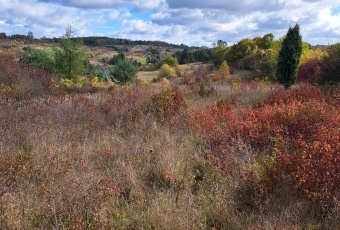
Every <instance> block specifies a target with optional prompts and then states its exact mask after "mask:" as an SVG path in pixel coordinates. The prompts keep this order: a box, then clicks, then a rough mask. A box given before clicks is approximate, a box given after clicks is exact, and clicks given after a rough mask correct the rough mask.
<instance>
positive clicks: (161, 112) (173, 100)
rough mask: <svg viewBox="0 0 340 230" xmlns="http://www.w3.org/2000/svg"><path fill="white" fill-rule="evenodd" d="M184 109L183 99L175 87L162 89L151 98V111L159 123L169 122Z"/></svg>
mask: <svg viewBox="0 0 340 230" xmlns="http://www.w3.org/2000/svg"><path fill="white" fill-rule="evenodd" d="M184 107H185V100H184V97H183V95H182V93H181V91H180V90H179V89H178V87H175V86H170V87H167V88H163V89H162V91H161V92H160V93H158V94H155V95H154V96H153V97H152V110H153V112H154V113H155V114H156V116H157V117H158V118H159V119H161V121H165V120H169V119H170V118H171V117H173V116H174V115H176V114H177V113H179V112H180V110H181V109H183V108H184Z"/></svg>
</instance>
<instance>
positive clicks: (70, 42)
mask: <svg viewBox="0 0 340 230" xmlns="http://www.w3.org/2000/svg"><path fill="white" fill-rule="evenodd" d="M73 34H74V30H73V29H72V27H71V26H70V25H69V26H68V27H67V28H66V33H65V35H64V36H63V37H62V39H60V49H56V50H55V65H56V71H57V73H58V74H60V75H61V76H62V77H64V78H69V79H74V78H76V76H77V74H81V73H83V71H84V70H85V68H84V64H83V58H84V53H83V51H82V50H81V46H82V42H81V41H80V40H74V39H72V37H73Z"/></svg>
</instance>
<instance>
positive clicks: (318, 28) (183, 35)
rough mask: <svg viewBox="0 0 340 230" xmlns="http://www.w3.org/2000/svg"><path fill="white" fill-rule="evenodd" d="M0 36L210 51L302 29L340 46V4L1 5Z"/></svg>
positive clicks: (241, 0)
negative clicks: (122, 41)
mask: <svg viewBox="0 0 340 230" xmlns="http://www.w3.org/2000/svg"><path fill="white" fill-rule="evenodd" d="M0 6H1V7H0V32H5V33H6V34H7V35H8V36H9V35H13V34H24V35H27V34H28V32H29V31H31V32H33V35H34V37H35V38H41V37H43V36H45V37H61V36H62V35H63V34H64V33H65V29H66V27H67V26H68V25H71V26H72V27H73V29H75V31H76V33H75V36H85V37H86V36H107V37H113V38H126V39H132V40H160V41H166V42H169V43H174V44H185V45H189V46H208V47H211V45H212V43H214V42H217V41H218V40H223V41H226V42H227V43H228V44H229V45H232V44H235V43H237V42H238V41H240V40H241V39H243V38H254V37H257V36H260V37H262V36H263V35H265V34H268V33H272V34H274V36H275V39H279V38H280V37H282V36H284V35H285V34H286V33H287V31H288V28H289V27H293V26H295V24H296V23H298V24H299V25H300V33H301V35H302V39H303V40H304V41H306V42H309V43H310V44H312V45H328V44H335V43H338V42H340V1H339V0H237V1H235V0H0Z"/></svg>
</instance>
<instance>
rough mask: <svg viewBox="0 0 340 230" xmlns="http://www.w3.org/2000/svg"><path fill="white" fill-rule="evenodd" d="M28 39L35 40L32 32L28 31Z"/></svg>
mask: <svg viewBox="0 0 340 230" xmlns="http://www.w3.org/2000/svg"><path fill="white" fill-rule="evenodd" d="M27 37H28V38H29V39H34V36H33V32H32V31H28V34H27Z"/></svg>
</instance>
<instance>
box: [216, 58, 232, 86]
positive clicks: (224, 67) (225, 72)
mask: <svg viewBox="0 0 340 230" xmlns="http://www.w3.org/2000/svg"><path fill="white" fill-rule="evenodd" d="M218 75H220V77H221V80H222V85H223V80H224V79H228V78H229V77H230V70H229V66H228V63H227V61H226V60H224V61H223V62H222V64H221V65H220V68H219V69H218Z"/></svg>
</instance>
